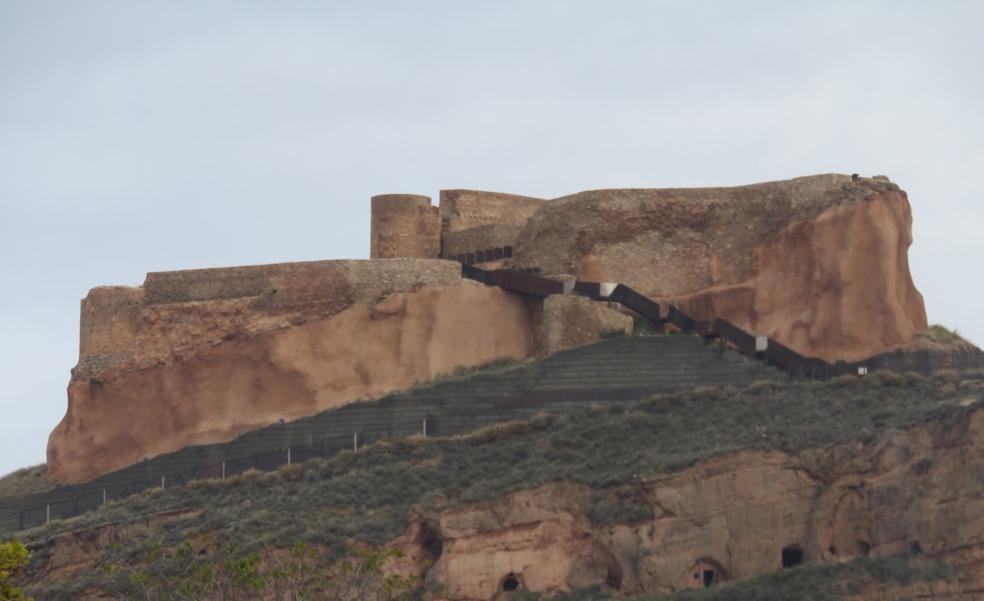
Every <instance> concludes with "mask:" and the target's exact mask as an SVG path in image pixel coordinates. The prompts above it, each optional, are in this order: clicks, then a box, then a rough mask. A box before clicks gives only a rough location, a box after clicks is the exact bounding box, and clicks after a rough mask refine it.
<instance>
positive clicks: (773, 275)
mask: <svg viewBox="0 0 984 601" xmlns="http://www.w3.org/2000/svg"><path fill="white" fill-rule="evenodd" d="M911 226H912V215H911V211H910V207H909V203H908V200H907V198H906V195H905V192H903V191H902V190H900V189H899V188H898V186H896V185H895V184H892V183H890V182H888V181H887V179H884V178H874V179H866V178H861V179H857V180H854V179H852V178H851V177H849V176H843V175H822V176H813V177H803V178H796V179H792V180H787V181H780V182H770V183H765V184H755V185H750V186H741V187H735V188H692V189H666V190H596V191H590V192H581V193H579V194H574V195H572V196H566V197H562V198H558V199H555V200H551V201H549V202H545V203H543V204H542V205H540V207H539V209H538V210H537V212H536V213H535V214H534V215H533V216H532V217H531V218H530V219H529V221H527V223H526V225H525V227H524V229H523V231H522V232H521V233H520V235H519V243H518V246H517V249H516V253H515V265H516V266H518V267H522V268H526V267H537V268H540V269H541V270H542V272H543V274H544V275H557V276H565V277H569V276H576V277H577V278H579V279H583V280H590V281H611V282H621V283H625V284H628V285H629V286H632V287H633V288H635V289H636V290H639V291H640V292H643V293H644V294H647V295H649V296H651V297H654V298H658V299H661V300H663V301H664V302H672V303H676V304H679V305H680V306H681V308H683V309H684V310H686V311H687V312H689V313H691V314H693V315H694V316H695V317H697V318H698V319H712V318H714V317H722V318H725V319H727V320H729V321H732V322H733V323H735V324H736V325H738V326H740V327H742V328H744V329H747V330H750V331H752V332H754V333H757V334H763V335H768V336H770V337H772V338H774V339H775V340H778V341H779V342H782V343H784V344H786V345H788V346H790V347H792V348H794V349H795V350H797V351H799V352H800V353H802V354H804V355H808V356H809V355H814V356H819V357H822V358H824V359H827V360H830V361H836V360H838V359H843V360H856V359H861V358H864V357H868V356H870V355H874V354H877V353H881V352H885V351H888V350H892V349H895V348H899V347H902V346H906V345H909V344H911V342H912V339H913V336H914V335H915V334H916V333H917V332H920V331H923V330H925V329H926V327H927V323H926V312H925V309H924V307H923V301H922V296H921V295H920V294H919V292H918V291H917V290H916V288H915V286H914V285H913V282H912V278H911V276H910V273H909V266H908V259H907V252H908V247H909V245H910V244H911V242H912V234H911V229H912V228H911Z"/></svg>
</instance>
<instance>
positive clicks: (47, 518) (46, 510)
mask: <svg viewBox="0 0 984 601" xmlns="http://www.w3.org/2000/svg"><path fill="white" fill-rule="evenodd" d="M44 523H45V524H50V523H51V505H50V504H48V505H45V506H44Z"/></svg>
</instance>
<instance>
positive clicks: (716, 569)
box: [688, 557, 728, 588]
mask: <svg viewBox="0 0 984 601" xmlns="http://www.w3.org/2000/svg"><path fill="white" fill-rule="evenodd" d="M690 572H691V573H692V574H693V575H694V579H693V582H692V583H690V584H689V585H688V586H690V587H691V588H702V587H703V588H707V587H710V586H713V585H715V584H717V583H719V582H722V581H724V580H727V579H728V575H727V573H726V572H725V571H724V567H723V566H722V565H721V564H720V562H718V561H717V560H715V559H714V558H711V557H702V558H700V559H698V560H697V561H696V562H695V563H694V565H693V566H691V568H690Z"/></svg>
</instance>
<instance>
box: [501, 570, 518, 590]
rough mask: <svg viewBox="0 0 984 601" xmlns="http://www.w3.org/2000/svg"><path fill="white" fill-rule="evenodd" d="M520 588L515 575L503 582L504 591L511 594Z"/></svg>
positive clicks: (507, 577) (509, 576)
mask: <svg viewBox="0 0 984 601" xmlns="http://www.w3.org/2000/svg"><path fill="white" fill-rule="evenodd" d="M518 588H519V580H518V579H517V578H516V576H515V575H513V574H510V575H508V576H506V578H505V580H503V581H502V590H504V591H505V592H507V593H509V592H512V591H514V590H516V589H518Z"/></svg>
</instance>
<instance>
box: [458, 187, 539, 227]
mask: <svg viewBox="0 0 984 601" xmlns="http://www.w3.org/2000/svg"><path fill="white" fill-rule="evenodd" d="M542 203H543V200H542V199H539V198H531V197H529V196H517V195H515V194H502V193H500V192H482V191H479V190H441V198H440V204H441V231H442V232H443V233H444V234H445V235H447V234H450V233H454V232H459V231H462V230H467V229H469V228H473V227H478V226H482V225H489V224H506V225H523V224H525V223H526V220H527V219H529V218H530V217H531V216H532V215H533V213H534V212H536V210H537V209H538V208H539V207H540V205H541V204H542Z"/></svg>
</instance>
